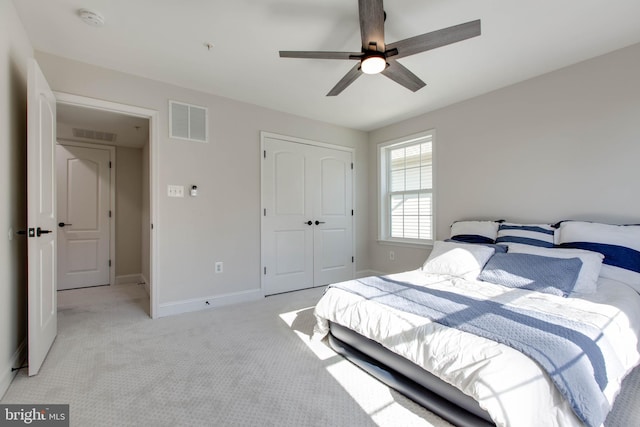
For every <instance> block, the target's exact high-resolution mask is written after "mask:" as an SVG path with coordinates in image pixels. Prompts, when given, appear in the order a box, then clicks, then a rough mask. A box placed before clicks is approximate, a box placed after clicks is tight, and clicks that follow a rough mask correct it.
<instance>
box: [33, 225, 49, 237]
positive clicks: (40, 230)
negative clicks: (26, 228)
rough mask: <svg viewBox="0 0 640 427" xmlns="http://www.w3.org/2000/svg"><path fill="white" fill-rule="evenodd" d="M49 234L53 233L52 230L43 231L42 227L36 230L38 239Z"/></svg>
mask: <svg viewBox="0 0 640 427" xmlns="http://www.w3.org/2000/svg"><path fill="white" fill-rule="evenodd" d="M49 233H51V230H43V229H42V228H40V227H38V228H36V236H38V237H40V236H41V235H43V234H49Z"/></svg>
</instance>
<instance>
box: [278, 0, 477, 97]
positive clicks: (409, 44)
mask: <svg viewBox="0 0 640 427" xmlns="http://www.w3.org/2000/svg"><path fill="white" fill-rule="evenodd" d="M358 13H359V15H360V34H361V36H362V50H361V51H360V52H325V51H286V50H281V51H280V57H281V58H307V59H350V60H355V61H358V63H357V64H356V65H355V66H354V67H353V68H352V69H351V70H350V71H349V72H348V73H347V74H346V75H345V76H344V77H343V78H342V79H341V80H340V81H339V82H338V84H336V85H335V86H334V87H333V89H331V90H330V91H329V93H328V94H327V96H336V95H338V94H340V92H342V91H343V90H345V89H346V88H347V86H349V85H350V84H351V83H353V82H354V81H355V80H356V79H357V78H358V77H360V75H361V74H362V73H366V74H377V73H382V74H383V75H385V76H386V77H388V78H390V79H391V80H393V81H394V82H396V83H399V84H401V85H402V86H404V87H406V88H407V89H409V90H411V91H413V92H415V91H417V90H419V89H421V88H422V87H424V86H425V84H426V83H425V82H423V81H422V80H420V78H419V77H418V76H416V75H415V74H413V73H412V72H411V71H409V69H407V68H406V67H404V66H403V65H402V64H400V63H399V62H398V61H397V59H400V58H404V57H405V56H409V55H413V54H416V53H420V52H424V51H427V50H431V49H435V48H438V47H441V46H446V45H448V44H451V43H456V42H459V41H462V40H466V39H469V38H471V37H476V36H479V35H480V20H479V19H478V20H475V21H470V22H466V23H464V24H459V25H454V26H453V27H448V28H443V29H442V30H437V31H433V32H430V33H426V34H422V35H419V36H415V37H410V38H408V39H404V40H400V41H397V42H394V43H390V44H385V42H384V21H385V18H386V13H385V11H384V9H383V6H382V0H358Z"/></svg>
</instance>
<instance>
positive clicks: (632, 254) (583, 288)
mask: <svg viewBox="0 0 640 427" xmlns="http://www.w3.org/2000/svg"><path fill="white" fill-rule="evenodd" d="M452 238H454V240H453V241H447V242H435V244H434V247H433V250H432V252H431V255H430V256H429V259H428V260H427V261H426V262H425V264H424V266H423V267H422V268H419V269H416V270H413V271H407V272H403V273H399V274H393V275H388V276H382V277H371V278H363V279H356V280H352V281H348V282H342V283H338V284H333V285H331V286H329V287H328V289H327V290H326V291H325V294H324V295H323V297H322V298H321V299H320V301H319V302H318V304H317V305H316V309H315V314H316V317H317V325H316V329H315V337H316V338H323V337H327V339H328V340H329V343H330V344H331V346H332V347H333V348H334V349H335V350H336V351H337V352H338V353H340V354H342V355H344V356H345V357H347V358H348V359H349V360H351V361H352V362H354V363H356V364H357V365H358V366H360V367H361V368H363V369H365V370H366V371H368V372H370V373H371V374H372V375H374V376H376V377H378V378H380V379H381V380H383V381H384V382H386V383H387V384H389V385H390V386H391V387H394V388H396V389H397V390H398V391H400V392H401V393H403V394H405V395H407V396H408V397H410V398H411V399H413V400H415V401H417V402H418V403H420V404H422V405H423V406H425V407H427V408H428V409H430V410H432V411H433V412H435V413H437V414H438V415H440V416H442V417H443V418H445V419H447V420H449V421H450V422H452V423H453V424H455V425H459V426H466V425H469V426H471V425H473V426H477V425H498V426H518V427H520V426H528V425H530V426H580V425H588V426H599V425H602V423H603V422H604V419H605V418H606V415H607V413H608V411H609V410H610V408H611V406H612V404H613V402H614V400H615V397H616V396H617V394H618V393H619V391H620V386H621V383H622V380H623V379H624V377H625V376H626V375H627V374H628V373H629V372H630V371H631V370H632V369H633V368H634V367H635V366H637V365H638V364H639V363H640V352H639V348H638V347H639V345H638V337H639V336H640V296H639V295H638V292H639V291H640V226H613V225H608V224H598V223H588V222H578V221H567V222H563V223H560V224H556V225H555V226H550V225H544V224H535V225H531V224H511V223H495V222H492V221H482V222H475V221H469V222H461V223H460V224H458V225H456V224H454V227H452ZM496 243H497V244H498V245H496ZM514 265H515V266H514ZM513 313H516V314H513ZM522 316H524V317H522ZM523 319H525V320H523ZM501 322H506V323H501ZM541 325H543V326H541ZM546 328H549V329H548V330H547V329H546ZM558 328H559V329H558ZM512 329H513V331H512ZM558 330H561V331H562V332H561V333H559V332H558ZM527 334H533V335H527ZM547 340H550V341H547ZM558 341H567V343H566V344H565V343H563V342H561V343H559V342H558ZM564 345H568V347H560V346H564ZM547 346H549V347H550V348H552V350H549V349H547V348H546V347H547ZM543 347H544V349H543Z"/></svg>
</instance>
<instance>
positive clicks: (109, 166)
mask: <svg viewBox="0 0 640 427" xmlns="http://www.w3.org/2000/svg"><path fill="white" fill-rule="evenodd" d="M109 169H111V161H109Z"/></svg>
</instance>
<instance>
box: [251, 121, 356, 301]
mask: <svg viewBox="0 0 640 427" xmlns="http://www.w3.org/2000/svg"><path fill="white" fill-rule="evenodd" d="M266 138H274V139H281V140H284V141H287V142H293V143H298V144H305V145H311V146H314V147H323V148H329V149H332V150H338V151H346V152H348V153H350V155H351V164H352V169H351V173H352V175H351V208H352V209H353V211H354V215H352V216H351V246H352V248H351V253H352V254H353V255H352V256H353V257H354V260H355V262H353V263H352V266H351V276H352V277H355V274H356V264H357V262H358V254H357V253H356V247H357V246H356V237H357V236H356V229H357V228H358V227H357V226H356V222H357V221H356V218H357V212H356V178H357V177H356V167H355V148H352V147H346V146H344V145H336V144H329V143H326V142H319V141H313V140H310V139H304V138H298V137H295V136H287V135H282V134H278V133H273V132H266V131H260V290H261V292H262V293H263V295H264V280H265V275H264V273H263V268H264V267H265V262H264V254H263V250H264V249H263V247H262V242H263V241H264V239H263V235H262V233H263V224H262V223H263V219H264V216H263V214H262V212H264V209H265V207H264V205H265V202H264V182H263V179H262V176H263V168H264V162H263V160H264V157H263V153H264V151H265V139H266Z"/></svg>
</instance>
